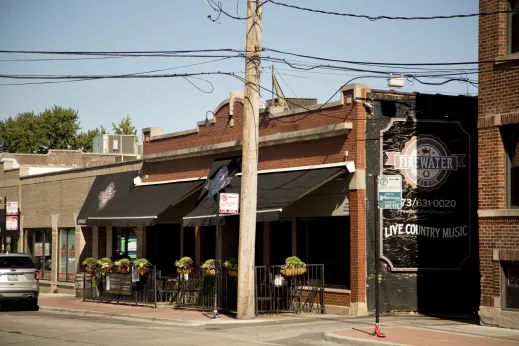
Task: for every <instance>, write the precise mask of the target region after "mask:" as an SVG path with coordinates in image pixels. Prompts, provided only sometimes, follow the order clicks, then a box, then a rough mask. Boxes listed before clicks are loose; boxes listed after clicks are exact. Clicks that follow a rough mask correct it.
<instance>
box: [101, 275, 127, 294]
mask: <svg viewBox="0 0 519 346" xmlns="http://www.w3.org/2000/svg"><path fill="white" fill-rule="evenodd" d="M106 292H107V293H111V294H120V295H131V294H132V276H131V275H130V274H116V273H113V274H107V275H106Z"/></svg>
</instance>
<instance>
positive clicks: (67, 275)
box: [58, 228, 76, 282]
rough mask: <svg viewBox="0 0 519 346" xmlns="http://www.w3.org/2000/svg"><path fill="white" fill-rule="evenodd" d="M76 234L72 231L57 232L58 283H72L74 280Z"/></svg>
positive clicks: (62, 230) (61, 230)
mask: <svg viewBox="0 0 519 346" xmlns="http://www.w3.org/2000/svg"><path fill="white" fill-rule="evenodd" d="M75 245H76V232H75V230H74V229H73V228H72V229H60V231H59V248H60V250H59V272H58V281H70V282H74V280H75V278H76V249H75Z"/></svg>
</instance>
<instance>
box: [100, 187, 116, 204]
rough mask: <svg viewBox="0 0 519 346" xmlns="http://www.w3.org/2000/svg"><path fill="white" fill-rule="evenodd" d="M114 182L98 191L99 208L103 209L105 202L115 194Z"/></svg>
mask: <svg viewBox="0 0 519 346" xmlns="http://www.w3.org/2000/svg"><path fill="white" fill-rule="evenodd" d="M116 192H117V190H115V183H110V184H108V186H107V187H106V189H105V190H104V191H101V192H100V193H99V209H103V208H104V207H105V206H106V204H108V202H109V201H110V200H111V199H112V198H113V197H114V196H115V193H116Z"/></svg>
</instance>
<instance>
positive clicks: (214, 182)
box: [205, 166, 232, 196]
mask: <svg viewBox="0 0 519 346" xmlns="http://www.w3.org/2000/svg"><path fill="white" fill-rule="evenodd" d="M231 179H232V177H229V168H227V166H224V167H222V168H220V169H219V170H218V172H216V174H215V176H214V178H213V179H207V184H206V185H205V188H206V189H207V190H208V193H209V196H214V195H216V194H217V193H218V191H220V190H222V189H223V188H224V187H226V186H227V185H229V183H230V182H231Z"/></svg>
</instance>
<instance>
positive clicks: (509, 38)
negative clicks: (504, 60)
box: [506, 0, 519, 55]
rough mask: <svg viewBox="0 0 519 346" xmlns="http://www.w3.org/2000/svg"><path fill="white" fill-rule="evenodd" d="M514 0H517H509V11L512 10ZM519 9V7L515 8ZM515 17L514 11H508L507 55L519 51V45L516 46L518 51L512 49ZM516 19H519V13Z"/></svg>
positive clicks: (507, 3)
mask: <svg viewBox="0 0 519 346" xmlns="http://www.w3.org/2000/svg"><path fill="white" fill-rule="evenodd" d="M512 1H516V0H507V1H506V6H507V10H508V11H512ZM515 10H516V11H519V8H517V9H515ZM513 19H514V13H508V14H507V18H506V53H507V55H510V54H516V53H519V47H516V48H517V50H516V51H512V37H513V35H512V30H513ZM515 19H516V20H518V21H519V14H516V15H515Z"/></svg>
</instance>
